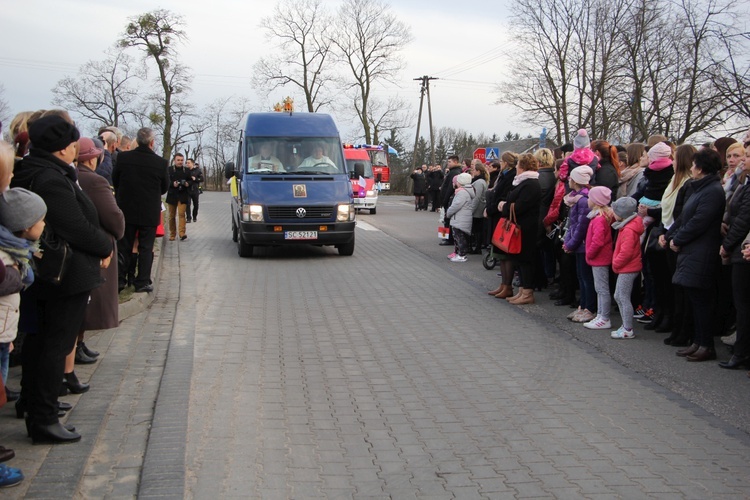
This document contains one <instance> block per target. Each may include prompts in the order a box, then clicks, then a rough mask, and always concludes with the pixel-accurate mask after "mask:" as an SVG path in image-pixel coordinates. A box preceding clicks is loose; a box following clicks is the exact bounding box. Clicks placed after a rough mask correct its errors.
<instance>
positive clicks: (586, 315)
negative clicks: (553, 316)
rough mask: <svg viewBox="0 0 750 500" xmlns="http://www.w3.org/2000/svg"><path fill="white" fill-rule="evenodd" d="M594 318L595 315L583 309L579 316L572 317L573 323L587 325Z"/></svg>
mask: <svg viewBox="0 0 750 500" xmlns="http://www.w3.org/2000/svg"><path fill="white" fill-rule="evenodd" d="M595 318H596V315H595V314H594V313H592V312H591V311H589V310H588V309H584V310H583V311H581V312H580V314H578V315H576V316H573V323H588V322H589V321H592V320H593V319H595Z"/></svg>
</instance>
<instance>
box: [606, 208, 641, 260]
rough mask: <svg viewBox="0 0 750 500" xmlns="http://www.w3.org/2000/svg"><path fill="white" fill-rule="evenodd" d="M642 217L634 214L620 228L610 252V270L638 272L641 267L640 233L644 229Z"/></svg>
mask: <svg viewBox="0 0 750 500" xmlns="http://www.w3.org/2000/svg"><path fill="white" fill-rule="evenodd" d="M645 230H646V229H645V227H644V226H643V219H641V218H640V217H638V216H637V215H636V216H634V217H633V218H632V219H631V220H630V221H628V222H627V223H625V225H624V226H623V227H621V228H620V232H619V233H618V234H617V241H616V242H615V251H614V252H613V253H612V270H613V271H614V272H615V273H617V274H625V273H639V272H641V270H642V269H643V260H642V259H641V235H642V234H643V233H644V231H645Z"/></svg>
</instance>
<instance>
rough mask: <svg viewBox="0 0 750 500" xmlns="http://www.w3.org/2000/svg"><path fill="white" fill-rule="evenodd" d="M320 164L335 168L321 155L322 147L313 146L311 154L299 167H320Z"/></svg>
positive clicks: (334, 165) (329, 160)
mask: <svg viewBox="0 0 750 500" xmlns="http://www.w3.org/2000/svg"><path fill="white" fill-rule="evenodd" d="M321 164H324V165H328V166H331V167H334V168H336V164H335V163H333V161H331V159H330V158H328V157H327V156H325V155H324V154H323V145H322V144H315V145H314V146H313V148H312V154H311V155H310V156H308V157H307V158H305V159H304V160H302V163H300V164H299V166H300V167H314V166H316V165H318V166H321Z"/></svg>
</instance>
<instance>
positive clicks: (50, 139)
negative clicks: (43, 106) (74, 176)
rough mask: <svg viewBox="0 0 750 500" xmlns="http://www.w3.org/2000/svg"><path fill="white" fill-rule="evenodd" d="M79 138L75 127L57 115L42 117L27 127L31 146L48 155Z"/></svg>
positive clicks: (79, 135)
mask: <svg viewBox="0 0 750 500" xmlns="http://www.w3.org/2000/svg"><path fill="white" fill-rule="evenodd" d="M79 137H81V134H80V133H79V132H78V129H77V128H76V126H75V125H73V124H72V123H70V122H69V121H67V120H65V118H63V117H61V116H57V115H49V116H43V117H41V118H39V119H38V120H35V121H34V123H32V124H31V126H30V127H29V139H30V140H31V145H32V146H34V147H35V148H39V149H42V150H44V151H47V152H48V153H54V152H55V151H62V150H63V149H65V148H67V147H68V146H69V145H70V143H71V142H76V141H77V140H78V138H79Z"/></svg>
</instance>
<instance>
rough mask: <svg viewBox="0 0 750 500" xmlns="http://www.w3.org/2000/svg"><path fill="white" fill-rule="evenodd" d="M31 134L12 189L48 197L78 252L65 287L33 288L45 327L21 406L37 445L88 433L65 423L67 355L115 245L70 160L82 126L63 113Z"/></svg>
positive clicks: (27, 355) (30, 350)
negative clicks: (61, 408)
mask: <svg viewBox="0 0 750 500" xmlns="http://www.w3.org/2000/svg"><path fill="white" fill-rule="evenodd" d="M29 137H30V139H31V143H32V147H31V150H30V152H29V155H28V156H26V157H24V159H23V161H21V162H20V163H19V164H18V166H17V168H16V171H15V172H14V178H13V183H12V185H13V186H14V187H23V188H26V189H29V190H30V191H33V192H35V193H36V194H38V195H39V196H41V198H42V199H43V200H44V202H45V203H46V205H47V217H46V219H45V221H46V223H47V226H48V227H51V228H52V229H53V230H54V232H55V234H57V235H58V236H59V237H60V238H61V239H63V240H64V241H66V242H68V244H69V245H70V247H71V249H72V250H73V252H72V257H71V259H70V263H69V265H68V269H67V271H66V273H65V275H64V276H63V278H62V281H61V282H60V283H59V284H57V285H55V284H52V283H45V282H43V281H41V280H40V279H37V280H36V281H35V282H34V284H33V285H32V286H31V287H30V288H29V291H31V290H34V294H35V296H36V306H37V311H38V313H37V314H38V320H39V329H38V331H37V332H33V333H29V334H28V335H27V336H26V339H25V340H24V345H23V378H22V381H21V386H22V389H21V400H19V402H21V401H22V402H23V403H22V404H21V405H19V406H17V409H20V410H23V409H25V410H26V411H27V413H28V416H27V420H26V424H27V429H28V432H29V434H30V435H31V439H32V440H33V441H34V442H35V443H39V442H46V443H69V442H75V441H79V440H80V439H81V435H80V434H77V433H76V432H73V431H71V430H69V429H68V428H66V427H65V426H63V425H62V424H61V423H60V421H59V419H58V403H57V397H58V395H59V394H60V389H61V386H62V383H63V372H64V369H65V356H66V355H67V354H68V353H69V352H70V351H71V350H73V347H74V346H75V342H76V337H77V336H78V333H79V332H80V331H81V327H82V325H83V318H84V314H85V310H86V303H87V302H88V298H89V294H90V293H91V290H93V289H94V288H96V287H98V286H99V285H101V282H102V278H101V275H100V273H99V269H100V267H101V266H102V265H103V264H106V263H107V261H108V260H109V259H111V257H112V250H113V246H112V241H111V238H110V237H109V235H107V234H106V233H105V232H104V231H102V230H101V229H100V228H99V217H98V215H97V212H96V207H94V204H93V203H91V200H90V199H89V197H88V196H86V194H85V193H84V192H83V191H81V188H80V187H78V184H77V183H76V177H77V176H76V171H75V168H74V167H73V166H72V165H71V163H72V162H73V159H74V158H75V156H76V153H77V149H78V145H77V143H76V141H78V138H79V137H80V134H79V133H78V130H77V129H76V128H75V125H73V124H72V122H71V121H69V120H66V119H65V118H63V117H61V116H55V115H51V116H44V117H42V118H39V119H37V120H35V121H34V122H33V123H32V124H31V125H30V127H29ZM30 298H31V295H27V296H26V297H24V299H23V300H28V299H30Z"/></svg>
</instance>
